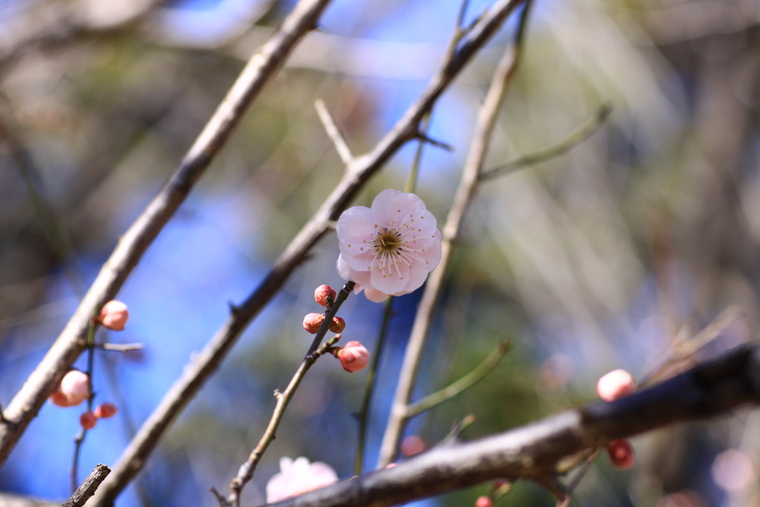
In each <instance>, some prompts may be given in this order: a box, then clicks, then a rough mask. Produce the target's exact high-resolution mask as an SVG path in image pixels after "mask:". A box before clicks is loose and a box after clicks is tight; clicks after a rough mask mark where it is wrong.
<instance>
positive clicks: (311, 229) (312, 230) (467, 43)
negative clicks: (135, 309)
mask: <svg viewBox="0 0 760 507" xmlns="http://www.w3.org/2000/svg"><path fill="white" fill-rule="evenodd" d="M522 1H523V0H498V2H497V3H496V4H495V5H494V6H493V7H492V8H491V10H490V11H489V12H488V13H486V15H484V16H483V17H482V18H480V20H479V21H478V23H476V24H475V25H474V26H473V27H472V29H471V30H470V31H469V32H468V34H467V36H466V37H464V38H463V39H462V41H461V43H460V45H459V48H458V50H457V51H456V52H455V54H454V55H453V56H452V58H451V59H450V60H448V61H447V62H445V64H444V65H443V66H442V68H441V70H440V71H439V72H438V74H437V75H436V76H435V77H434V78H433V79H432V80H431V82H430V84H429V85H428V87H427V89H426V90H425V91H424V92H423V93H422V95H421V96H420V97H419V98H418V99H417V101H415V103H414V104H412V105H411V106H410V108H409V110H407V112H406V114H404V116H403V117H402V118H401V119H400V120H399V121H398V122H397V123H396V125H395V126H394V127H393V129H392V130H391V131H390V132H389V133H388V134H387V135H386V136H385V137H384V138H383V139H382V140H381V141H380V142H379V143H378V144H377V145H376V146H375V148H374V149H373V150H372V152H370V153H368V154H366V155H363V156H360V157H356V158H355V159H354V160H353V161H352V162H351V164H349V166H348V167H347V168H346V172H345V174H344V177H343V179H341V181H340V182H338V184H337V185H336V188H335V189H334V190H333V192H332V193H331V194H330V195H329V196H328V197H327V199H326V200H325V202H324V203H323V204H322V206H321V207H320V208H319V209H318V210H317V212H316V213H315V214H314V216H312V218H311V219H310V220H309V221H308V222H307V223H306V224H305V225H304V226H303V228H302V229H301V231H300V232H299V233H298V234H297V235H296V237H295V238H293V240H292V241H291V242H290V244H289V245H288V247H287V248H286V249H285V250H284V251H283V252H282V254H281V255H280V256H279V257H278V259H277V260H276V261H275V262H274V265H273V267H272V269H271V270H270V271H269V273H268V274H267V276H266V277H265V278H264V280H263V281H262V282H261V284H260V285H259V286H258V287H257V288H256V290H255V291H253V292H252V293H251V294H250V295H249V296H248V298H247V299H246V300H245V301H244V302H243V303H242V304H241V305H240V306H236V307H235V308H234V310H233V311H231V312H230V316H229V317H228V319H227V321H226V322H225V323H224V325H223V326H222V327H221V328H220V329H219V330H218V331H217V333H216V335H215V336H214V337H213V338H212V339H211V341H210V342H209V343H208V344H207V346H206V347H205V348H204V349H203V351H201V353H200V354H199V355H198V356H197V357H196V358H195V360H194V361H193V363H191V364H190V365H188V366H187V367H186V369H185V370H184V372H183V375H182V377H180V378H179V379H178V380H177V381H176V382H175V383H174V385H173V386H172V387H171V389H170V390H169V391H168V392H167V393H166V395H165V396H164V398H163V400H162V401H161V403H160V404H159V406H158V407H157V408H156V409H155V411H154V412H153V413H152V414H151V416H150V417H149V418H148V420H147V421H146V422H145V423H144V424H143V426H142V428H140V431H139V432H138V434H137V435H136V436H135V438H134V439H133V440H132V442H130V444H129V446H128V447H127V449H126V450H125V451H124V453H123V454H122V456H121V458H120V459H119V461H118V463H117V464H116V466H115V467H114V471H113V473H112V474H111V476H110V477H109V478H108V480H106V482H105V483H104V484H103V487H102V488H101V489H100V491H99V492H98V494H97V495H96V497H95V505H104V506H105V505H108V504H109V503H111V502H112V501H113V500H114V499H115V498H116V496H118V494H119V493H120V492H121V490H122V489H124V487H126V485H127V484H128V483H129V481H130V480H131V479H132V478H133V477H134V476H135V474H137V473H138V471H139V470H140V469H141V468H142V467H143V465H144V464H145V462H146V460H147V459H148V456H149V455H150V453H151V452H152V451H153V450H154V449H155V447H156V443H157V442H158V440H159V439H160V438H161V437H162V436H163V434H164V432H165V431H166V430H167V429H168V428H169V426H170V425H171V423H172V422H173V421H174V419H175V418H176V417H177V416H178V415H179V413H180V412H181V411H182V409H183V408H184V407H185V406H186V405H187V403H188V402H189V400H190V399H191V398H192V397H193V396H194V395H195V393H196V392H197V391H198V389H200V387H201V385H202V384H203V383H204V382H205V381H206V379H207V378H208V377H209V376H210V375H211V373H212V372H213V371H214V370H215V369H216V367H217V366H218V365H219V363H220V362H221V361H222V359H223V358H224V357H225V356H226V354H227V352H228V351H229V350H230V348H231V347H232V345H233V344H234V343H235V341H236V339H237V337H238V336H239V335H240V333H241V331H242V330H243V329H244V328H245V326H246V325H247V324H248V322H250V320H251V319H253V318H254V317H255V316H256V315H257V314H258V312H259V311H261V309H262V308H263V307H264V306H265V305H266V304H267V303H268V302H269V301H270V299H271V298H272V297H273V296H274V294H276V293H277V291H278V290H279V289H280V288H281V287H282V285H283V283H285V281H286V280H287V279H288V277H289V276H290V274H291V273H292V272H293V270H294V269H295V268H296V267H297V266H298V265H299V264H300V263H301V262H303V260H304V258H305V257H306V254H307V253H308V251H309V250H310V249H311V247H312V246H314V244H315V243H316V242H317V241H318V240H319V239H320V238H321V237H322V236H323V235H324V233H325V232H326V231H328V230H329V227H330V224H333V223H334V221H335V220H336V219H337V218H338V216H339V215H340V212H341V211H343V210H344V209H345V208H346V206H347V205H348V203H349V202H350V201H351V200H352V199H353V198H354V196H355V195H356V194H357V193H358V192H359V190H361V188H362V187H363V186H364V184H365V183H366V182H367V181H368V180H369V178H370V177H371V176H372V175H373V174H375V173H376V172H377V171H378V170H379V169H380V168H381V167H382V166H383V164H385V162H386V161H387V160H388V159H389V158H390V157H391V156H392V155H393V154H394V153H396V151H398V149H399V148H400V147H401V146H403V145H404V143H406V142H407V141H410V140H411V139H413V138H414V136H415V134H416V132H417V125H418V123H419V121H420V119H421V118H422V116H423V115H424V114H425V112H426V111H428V110H429V109H430V108H431V107H432V106H433V104H434V103H435V101H436V100H437V99H438V97H439V96H440V95H441V94H442V93H443V91H444V90H445V89H446V88H447V87H448V86H449V85H450V84H451V82H452V81H453V80H454V78H455V77H456V76H457V75H459V73H460V72H461V71H462V69H463V68H464V67H465V65H466V64H467V63H468V62H469V61H470V60H471V59H472V57H473V56H474V55H475V53H476V52H477V51H478V50H479V49H480V48H481V47H483V45H485V43H486V42H487V41H488V40H489V39H490V37H491V36H492V35H493V34H494V33H495V32H496V31H497V30H498V28H499V27H500V26H501V25H502V23H503V22H504V20H505V19H506V18H507V17H508V16H509V14H510V13H511V12H512V11H513V10H514V9H515V8H516V7H517V6H518V5H520V4H521V2H522Z"/></svg>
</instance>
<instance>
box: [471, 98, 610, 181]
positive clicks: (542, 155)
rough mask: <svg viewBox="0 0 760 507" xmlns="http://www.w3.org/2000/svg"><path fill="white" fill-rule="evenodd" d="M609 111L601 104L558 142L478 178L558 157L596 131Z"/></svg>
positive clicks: (515, 169)
mask: <svg viewBox="0 0 760 507" xmlns="http://www.w3.org/2000/svg"><path fill="white" fill-rule="evenodd" d="M610 111H612V109H611V108H610V107H609V106H607V105H603V106H602V107H600V108H599V110H598V111H597V112H596V114H594V116H592V117H591V118H589V119H588V120H587V121H586V122H584V123H583V124H582V125H580V126H579V127H578V128H576V129H575V130H573V131H572V132H570V134H568V135H567V137H566V138H565V139H563V140H562V141H560V142H559V143H557V144H555V145H553V146H549V147H547V148H544V149H543V150H540V151H537V152H535V153H531V154H530V155H526V156H524V157H520V158H518V159H517V160H513V161H512V162H509V163H507V164H504V165H502V166H498V167H494V168H493V169H489V170H488V171H483V172H482V173H481V174H480V179H481V180H487V179H491V178H495V177H497V176H503V175H506V174H509V173H513V172H515V171H517V170H519V169H523V168H525V167H528V166H531V165H534V164H538V163H540V162H545V161H547V160H551V159H553V158H555V157H559V156H560V155H562V154H564V153H566V152H567V151H568V150H570V149H571V148H573V147H574V146H576V145H577V144H579V143H580V142H582V141H584V140H585V139H587V138H588V137H589V136H590V135H591V134H593V133H594V132H596V131H597V129H598V128H599V127H600V126H601V125H602V123H604V120H606V119H607V117H608V116H609V114H610Z"/></svg>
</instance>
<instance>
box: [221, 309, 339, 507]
mask: <svg viewBox="0 0 760 507" xmlns="http://www.w3.org/2000/svg"><path fill="white" fill-rule="evenodd" d="M326 322H327V321H326ZM328 327H329V324H328ZM338 339H340V335H336V336H335V337H333V338H332V339H331V340H328V341H327V342H325V343H324V344H323V345H322V346H321V347H319V348H318V349H317V350H315V351H314V352H312V353H310V354H307V355H306V357H305V358H304V359H303V362H301V366H299V367H298V370H297V371H296V373H295V375H293V378H292V379H291V380H290V383H289V384H288V387H287V388H286V389H285V391H283V392H282V393H280V392H279V391H278V392H275V397H276V398H277V405H276V406H275V408H274V412H273V413H272V418H271V419H270V420H269V424H268V425H267V429H266V430H265V431H264V435H263V436H262V437H261V439H260V440H259V443H258V444H256V447H255V448H254V449H253V451H252V452H251V454H250V456H248V459H247V460H246V462H245V463H243V465H242V466H241V467H240V469H239V470H238V474H237V476H236V477H235V478H234V479H233V480H232V482H231V483H230V494H229V495H228V496H227V500H226V502H225V504H226V505H231V506H233V507H237V506H238V505H240V494H241V493H242V491H243V487H244V486H245V485H246V484H247V483H248V482H249V481H250V480H251V479H252V478H253V472H254V471H255V470H256V465H258V464H259V462H260V461H261V458H262V456H264V453H265V452H266V450H267V448H268V447H269V444H271V443H272V442H273V441H274V439H275V434H276V433H277V428H278V427H279V426H280V421H282V417H283V416H284V415H285V409H287V408H288V403H290V400H292V399H293V395H294V394H295V392H296V389H298V386H299V385H300V384H301V381H302V380H303V378H304V377H305V376H306V372H307V371H309V368H311V366H312V365H313V364H314V363H315V362H316V361H317V359H318V358H319V357H320V356H322V355H323V354H325V353H326V352H327V351H328V350H329V349H330V347H332V346H333V345H335V343H336V342H337V341H338Z"/></svg>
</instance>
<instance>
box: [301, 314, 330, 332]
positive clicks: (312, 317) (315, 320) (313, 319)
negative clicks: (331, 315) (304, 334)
mask: <svg viewBox="0 0 760 507" xmlns="http://www.w3.org/2000/svg"><path fill="white" fill-rule="evenodd" d="M324 320H325V316H324V315H323V314H321V313H307V314H306V316H305V317H304V318H303V328H304V329H305V330H306V331H308V332H309V333H311V334H317V332H318V331H319V328H320V327H321V326H322V322H324Z"/></svg>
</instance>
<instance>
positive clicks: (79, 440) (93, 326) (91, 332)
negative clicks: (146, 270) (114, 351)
mask: <svg viewBox="0 0 760 507" xmlns="http://www.w3.org/2000/svg"><path fill="white" fill-rule="evenodd" d="M98 313H99V310H95V312H93V315H92V318H91V319H90V327H89V329H88V331H87V371H86V372H85V373H87V379H88V380H87V387H88V390H89V396H88V397H87V411H88V412H92V402H93V398H94V397H95V390H94V389H93V387H92V374H93V367H94V365H95V331H96V330H97V328H98V324H97V321H96V320H95V318H96V317H97V316H98ZM86 436H87V430H86V429H84V428H82V429H81V430H80V432H79V434H78V435H77V436H76V438H75V439H74V458H73V460H72V463H71V491H72V492H74V491H76V490H77V487H79V481H78V480H77V470H78V469H79V453H80V450H81V449H82V444H83V443H84V438H85V437H86Z"/></svg>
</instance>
